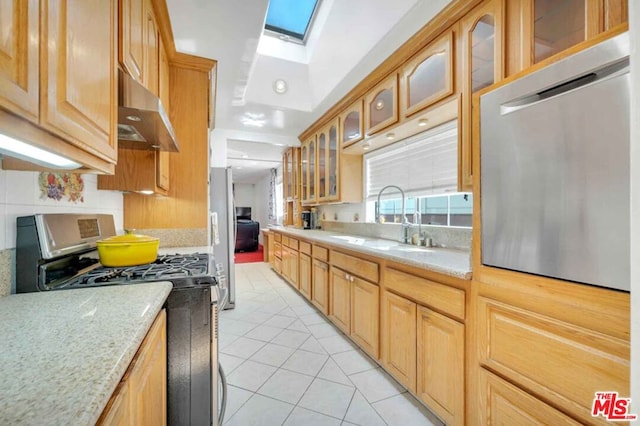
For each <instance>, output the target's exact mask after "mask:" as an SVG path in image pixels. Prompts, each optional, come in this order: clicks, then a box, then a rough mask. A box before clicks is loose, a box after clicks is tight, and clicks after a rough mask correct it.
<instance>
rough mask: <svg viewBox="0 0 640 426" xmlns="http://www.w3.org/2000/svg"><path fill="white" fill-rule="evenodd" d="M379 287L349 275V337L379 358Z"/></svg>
mask: <svg viewBox="0 0 640 426" xmlns="http://www.w3.org/2000/svg"><path fill="white" fill-rule="evenodd" d="M379 336H380V289H379V288H378V286H377V285H375V284H371V283H370V282H368V281H365V280H362V279H360V278H357V277H351V337H352V338H353V340H354V341H355V342H356V343H357V344H359V345H360V347H361V348H362V349H364V350H365V352H367V353H368V354H369V355H371V356H372V357H373V358H375V359H378V358H379V353H380V352H379V340H380V337H379Z"/></svg>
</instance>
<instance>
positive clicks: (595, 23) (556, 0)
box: [533, 0, 600, 63]
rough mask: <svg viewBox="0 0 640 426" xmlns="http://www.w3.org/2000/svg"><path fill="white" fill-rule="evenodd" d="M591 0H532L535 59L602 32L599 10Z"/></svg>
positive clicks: (553, 53)
mask: <svg viewBox="0 0 640 426" xmlns="http://www.w3.org/2000/svg"><path fill="white" fill-rule="evenodd" d="M587 3H590V0H535V1H534V2H533V61H534V63H535V62H540V61H541V60H543V59H545V58H548V57H549V56H552V55H555V54H556V53H558V52H561V51H563V50H565V49H568V48H569V47H571V46H573V45H576V44H578V43H580V42H581V41H584V40H586V39H587V38H588V37H589V36H590V35H595V34H597V33H598V32H599V29H600V28H599V27H600V22H599V21H600V20H599V18H598V16H597V12H598V11H597V10H594V8H590V7H587Z"/></svg>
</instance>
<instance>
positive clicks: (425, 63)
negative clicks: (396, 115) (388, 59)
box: [400, 30, 454, 117]
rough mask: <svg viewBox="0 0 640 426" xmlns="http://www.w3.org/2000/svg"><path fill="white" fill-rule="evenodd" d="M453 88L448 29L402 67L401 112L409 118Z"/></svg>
mask: <svg viewBox="0 0 640 426" xmlns="http://www.w3.org/2000/svg"><path fill="white" fill-rule="evenodd" d="M453 91H454V72H453V31H451V30H449V31H447V32H446V33H445V34H444V35H443V36H442V37H440V38H439V39H437V40H435V41H433V42H432V43H430V44H429V46H427V48H426V49H424V51H422V52H421V53H419V54H418V55H417V56H416V57H415V58H414V59H412V60H411V61H410V62H409V63H408V64H407V65H405V66H404V67H403V68H402V72H401V74H400V96H401V109H402V115H403V117H409V116H411V115H412V114H414V113H416V112H418V111H421V110H423V109H425V108H426V107H428V106H430V105H433V104H434V103H436V102H438V101H439V100H441V99H444V98H446V97H447V96H449V95H452V94H453Z"/></svg>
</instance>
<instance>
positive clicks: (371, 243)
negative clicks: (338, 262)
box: [271, 227, 471, 280]
mask: <svg viewBox="0 0 640 426" xmlns="http://www.w3.org/2000/svg"><path fill="white" fill-rule="evenodd" d="M271 230H274V231H280V232H283V233H286V234H289V235H292V236H295V237H299V238H304V239H307V240H311V241H315V242H319V243H326V244H330V245H332V246H334V247H343V248H346V249H349V250H354V251H358V252H362V253H365V254H369V255H372V256H377V257H381V258H384V259H389V260H393V261H394V262H398V263H402V264H404V265H410V266H416V267H418V268H425V269H429V270H432V271H435V272H440V273H443V274H447V275H451V276H454V277H457V278H462V279H465V280H470V279H471V252H470V251H468V250H454V249H449V248H442V247H432V248H426V247H418V246H413V245H409V244H402V243H400V242H398V241H392V240H385V239H381V238H370V237H362V236H357V235H348V234H341V233H339V232H333V231H319V230H312V229H297V228H289V227H272V228H271Z"/></svg>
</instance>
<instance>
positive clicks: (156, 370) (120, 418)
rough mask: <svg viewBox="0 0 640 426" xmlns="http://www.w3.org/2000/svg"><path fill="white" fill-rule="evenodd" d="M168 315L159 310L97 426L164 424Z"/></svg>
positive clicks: (165, 422)
mask: <svg viewBox="0 0 640 426" xmlns="http://www.w3.org/2000/svg"><path fill="white" fill-rule="evenodd" d="M166 330H167V315H166V311H164V310H161V311H160V312H159V313H158V316H157V317H156V319H155V321H154V323H153V325H152V326H151V328H150V329H149V332H148V333H147V336H146V337H145V338H144V340H143V341H142V344H141V345H140V348H139V349H138V352H137V353H136V355H135V357H134V358H133V361H131V364H130V365H129V368H128V369H127V371H126V372H125V374H124V377H123V378H122V381H121V382H120V384H119V385H118V387H117V388H116V391H115V392H114V394H113V396H112V397H111V399H110V400H109V402H108V403H107V406H106V407H105V409H104V411H103V412H102V415H101V416H100V418H99V419H98V422H97V424H99V425H161V426H162V425H166V424H167V331H166Z"/></svg>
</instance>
